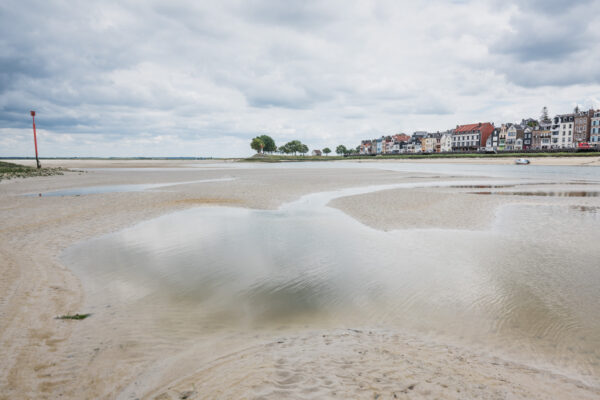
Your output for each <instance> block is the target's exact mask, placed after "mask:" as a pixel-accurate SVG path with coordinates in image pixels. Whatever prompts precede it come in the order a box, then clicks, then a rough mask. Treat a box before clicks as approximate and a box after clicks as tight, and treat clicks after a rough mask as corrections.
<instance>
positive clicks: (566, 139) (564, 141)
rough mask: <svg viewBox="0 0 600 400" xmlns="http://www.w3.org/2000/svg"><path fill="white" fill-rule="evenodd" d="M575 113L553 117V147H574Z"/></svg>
mask: <svg viewBox="0 0 600 400" xmlns="http://www.w3.org/2000/svg"><path fill="white" fill-rule="evenodd" d="M574 123H575V115H574V114H565V115H557V116H556V117H554V118H553V119H552V148H554V149H569V148H572V147H573V125H574Z"/></svg>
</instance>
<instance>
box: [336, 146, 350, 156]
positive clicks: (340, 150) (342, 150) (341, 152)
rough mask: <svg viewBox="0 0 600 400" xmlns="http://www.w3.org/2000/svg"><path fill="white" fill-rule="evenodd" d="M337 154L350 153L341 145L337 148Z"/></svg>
mask: <svg viewBox="0 0 600 400" xmlns="http://www.w3.org/2000/svg"><path fill="white" fill-rule="evenodd" d="M335 152H336V153H337V154H346V153H347V152H348V149H347V148H346V146H344V145H343V144H340V145H339V146H338V147H336V148H335Z"/></svg>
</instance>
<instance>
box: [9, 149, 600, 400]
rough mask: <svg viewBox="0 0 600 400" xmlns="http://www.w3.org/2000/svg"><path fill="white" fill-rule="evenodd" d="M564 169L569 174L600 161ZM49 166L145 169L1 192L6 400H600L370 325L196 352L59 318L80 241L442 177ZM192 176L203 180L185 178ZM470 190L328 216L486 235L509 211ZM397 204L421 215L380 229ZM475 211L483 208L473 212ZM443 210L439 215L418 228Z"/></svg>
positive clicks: (389, 195) (375, 198)
mask: <svg viewBox="0 0 600 400" xmlns="http://www.w3.org/2000/svg"><path fill="white" fill-rule="evenodd" d="M557 160H558V161H557V163H559V164H560V165H569V162H570V163H571V164H570V165H581V164H585V163H589V162H595V163H597V162H598V160H597V159H595V161H594V160H593V159H591V158H589V159H588V158H586V159H576V160H571V161H569V160H570V159H557ZM461 161H463V160H461ZM469 161H470V160H469ZM540 161H541V160H540ZM386 162H389V161H386ZM494 162H496V160H494ZM534 162H537V160H534ZM541 162H546V163H548V162H550V160H548V159H544V160H543V161H541ZM44 164H45V165H46V164H48V165H50V164H52V165H53V166H58V165H60V166H64V167H68V168H115V167H116V168H126V167H131V166H133V167H136V168H150V169H149V170H148V171H147V172H144V171H129V172H128V171H126V170H119V171H110V170H90V171H87V172H70V173H67V174H65V175H63V176H52V177H40V178H30V179H23V180H14V181H9V182H2V183H1V184H0V220H1V221H2V223H1V226H0V239H1V240H0V259H1V260H2V263H1V265H0V351H1V361H0V399H13V398H48V399H54V398H59V397H60V398H78V399H79V398H123V399H127V398H158V399H178V398H189V399H193V398H215V399H216V398H273V399H276V398H293V399H296V398H302V399H304V398H368V399H373V398H375V399H377V398H382V399H383V398H391V399H393V398H423V399H434V398H445V399H453V398H456V399H464V398H482V399H488V398H489V399H497V398H514V399H532V398H533V399H549V398H554V399H572V398H577V399H596V398H600V387H598V386H597V385H596V384H595V383H593V382H592V383H591V382H583V381H581V380H579V379H577V377H568V376H565V375H561V374H558V373H555V372H552V371H549V370H545V369H540V368H539V367H536V366H531V365H526V364H524V363H519V362H514V361H511V360H509V359H504V358H502V357H498V356H497V355H494V354H490V353H487V352H482V351H479V350H478V349H475V348H467V347H464V346H463V347H461V346H458V345H456V344H451V343H445V342H440V341H439V340H438V339H435V338H428V337H420V336H417V335H415V334H413V333H411V332H404V331H399V330H392V331H390V330H382V329H376V328H372V329H371V327H368V326H367V327H363V326H360V327H347V329H340V328H332V329H322V330H311V329H295V330H286V329H282V330H281V331H277V330H274V331H272V332H269V331H261V332H259V333H255V332H232V331H227V332H222V333H218V334H216V335H214V336H212V337H209V338H208V339H207V340H206V341H204V342H199V341H198V340H197V335H195V332H192V331H190V330H189V327H186V329H182V330H178V327H177V326H176V324H175V325H173V326H169V327H167V328H165V332H172V333H173V334H172V336H167V335H164V336H159V337H157V336H156V335H153V333H152V332H144V329H143V327H136V326H130V325H128V319H127V317H126V316H118V317H115V318H118V319H117V321H116V322H118V323H116V322H115V321H112V323H107V320H103V317H97V318H96V316H94V315H92V317H90V318H88V319H86V320H83V321H64V320H57V319H56V318H55V317H56V316H58V315H63V314H67V313H77V312H80V313H81V312H86V309H85V307H86V293H85V291H84V290H83V286H82V284H81V282H80V280H79V279H78V278H77V277H76V276H75V275H74V274H73V273H72V271H71V270H69V268H68V267H67V266H65V265H63V264H62V263H61V260H60V256H61V254H62V252H63V251H64V250H65V249H66V248H68V247H69V246H71V245H73V244H75V243H78V242H80V241H82V240H86V239H90V238H93V237H95V236H98V235H102V234H107V233H110V232H116V231H118V230H120V229H123V228H126V227H129V226H132V225H134V224H136V223H138V222H140V221H144V220H148V219H150V218H153V217H157V216H160V215H164V214H166V213H169V212H172V211H177V210H183V209H187V208H190V207H198V206H203V205H227V206H235V207H244V208H253V209H270V210H273V209H277V208H278V207H279V206H280V205H281V204H283V203H287V202H290V201H293V200H295V199H297V198H299V197H301V196H302V195H305V194H308V193H314V192H322V191H330V190H334V189H341V188H349V187H356V186H368V185H383V184H392V183H401V182H411V181H419V182H435V181H438V180H440V177H439V176H437V175H432V174H425V173H418V174H416V173H411V174H406V173H402V172H396V171H389V170H377V169H363V168H360V169H359V168H357V169H352V168H345V169H330V168H321V169H319V168H314V169H301V168H299V169H293V168H290V169H287V168H243V167H242V168H237V167H236V166H235V164H232V163H230V162H224V163H222V165H224V166H226V167H223V168H221V167H220V166H219V164H217V165H216V167H215V163H214V162H210V163H204V162H193V161H186V162H181V161H159V162H154V161H142V162H137V161H135V162H128V161H115V162H111V161H101V160H94V161H81V160H69V161H66V162H63V161H60V160H52V161H47V162H45V163H44ZM190 164H194V166H195V168H187V167H188V166H189V165H190ZM154 168H158V169H154ZM163 168H166V169H163ZM219 178H231V179H233V180H230V181H222V182H204V183H189V184H182V185H174V186H168V187H165V188H162V189H160V188H159V189H156V190H151V191H141V192H129V193H105V194H96V195H91V196H70V197H47V196H42V197H38V196H30V197H26V196H22V195H23V194H31V193H33V194H35V193H43V192H47V191H51V190H59V189H67V188H76V187H81V186H103V185H115V184H144V183H157V182H161V183H173V182H189V181H195V180H208V179H219ZM452 179H455V180H459V179H462V180H464V178H449V180H452ZM446 180H448V179H446ZM491 181H493V180H491ZM467 192H469V190H465V189H459V188H455V189H449V188H444V189H440V190H436V189H418V190H413V189H394V190H388V191H384V192H378V193H369V194H364V195H358V196H351V197H345V198H340V199H336V200H334V201H333V202H332V204H331V206H333V207H335V208H337V209H340V210H342V211H344V212H345V213H346V214H348V215H350V216H352V217H353V218H355V219H356V220H358V221H360V222H362V223H364V224H365V225H368V226H371V227H372V228H375V229H379V230H393V229H402V228H423V227H436V228H448V227H453V228H459V229H480V228H484V227H486V226H488V225H489V224H490V223H491V221H492V219H493V217H494V212H493V210H494V209H495V207H496V206H497V205H498V204H500V203H501V202H503V201H509V200H508V199H502V198H496V197H491V196H490V197H485V198H482V196H477V195H474V194H471V193H467ZM457 200H458V201H457ZM598 200H599V199H598V198H593V199H589V198H586V199H559V200H556V199H547V201H560V202H563V203H565V204H566V203H568V204H573V205H576V204H580V203H581V204H584V205H585V206H588V207H597V206H598ZM510 201H516V202H524V203H531V202H532V201H531V200H530V199H526V198H524V199H521V198H520V199H510ZM536 201H542V200H536ZM397 202H405V203H406V204H412V206H408V207H406V208H403V209H402V210H396V211H392V212H390V213H388V214H386V216H385V218H384V217H382V216H381V214H377V213H374V211H373V210H376V209H378V208H386V207H389V208H390V209H393V207H390V206H391V205H393V204H396V203H397ZM474 204H477V205H478V206H477V211H476V212H475V213H474V214H473V213H468V211H469V210H471V209H473V206H474ZM448 207H450V209H449V212H448V213H446V214H445V215H446V216H445V217H443V218H431V219H427V218H425V219H418V220H417V219H415V218H412V217H411V215H413V214H414V213H416V212H421V213H422V212H426V211H427V210H431V209H435V208H444V209H448ZM490 210H491V211H490ZM467 213H468V215H469V218H466V217H465V216H466V215H467Z"/></svg>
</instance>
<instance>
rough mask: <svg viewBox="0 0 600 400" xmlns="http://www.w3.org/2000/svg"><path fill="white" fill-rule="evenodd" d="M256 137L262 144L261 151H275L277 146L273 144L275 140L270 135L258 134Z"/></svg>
mask: <svg viewBox="0 0 600 400" xmlns="http://www.w3.org/2000/svg"><path fill="white" fill-rule="evenodd" d="M258 138H259V139H260V140H261V141H262V142H263V144H264V147H263V151H266V152H267V153H272V152H274V151H277V146H276V145H275V141H274V140H273V138H272V137H271V136H268V135H260V136H259V137H258Z"/></svg>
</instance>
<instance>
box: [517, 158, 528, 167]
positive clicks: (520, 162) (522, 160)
mask: <svg viewBox="0 0 600 400" xmlns="http://www.w3.org/2000/svg"><path fill="white" fill-rule="evenodd" d="M515 164H517V165H527V164H529V160H528V159H526V158H517V159H516V160H515Z"/></svg>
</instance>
